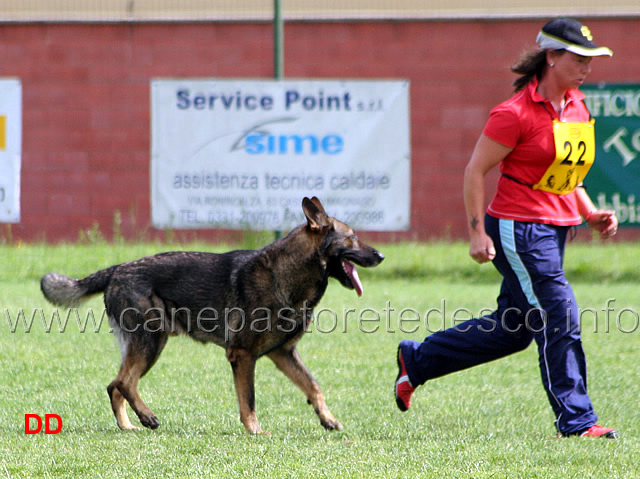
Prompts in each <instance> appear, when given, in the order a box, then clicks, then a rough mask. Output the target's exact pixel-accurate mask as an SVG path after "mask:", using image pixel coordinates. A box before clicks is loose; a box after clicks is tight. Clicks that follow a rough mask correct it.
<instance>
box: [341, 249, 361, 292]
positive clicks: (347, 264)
mask: <svg viewBox="0 0 640 479" xmlns="http://www.w3.org/2000/svg"><path fill="white" fill-rule="evenodd" d="M342 269H344V272H345V273H346V274H347V276H348V277H349V280H350V281H351V284H352V285H353V288H354V289H355V290H356V293H358V296H362V292H363V291H364V289H363V288H362V281H360V277H359V276H358V270H357V269H356V267H355V265H354V264H353V263H352V262H351V261H349V260H347V259H344V258H343V259H342Z"/></svg>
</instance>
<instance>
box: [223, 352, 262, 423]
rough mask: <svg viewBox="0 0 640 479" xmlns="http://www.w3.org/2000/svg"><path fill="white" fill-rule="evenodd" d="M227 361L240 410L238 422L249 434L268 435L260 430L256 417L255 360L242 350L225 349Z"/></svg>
mask: <svg viewBox="0 0 640 479" xmlns="http://www.w3.org/2000/svg"><path fill="white" fill-rule="evenodd" d="M227 359H228V360H229V363H231V369H232V371H233V382H234V384H235V387H236V394H237V395H238V406H239V408H240V421H242V424H243V425H244V427H245V429H246V430H247V432H248V433H249V434H268V433H267V432H264V431H263V430H262V428H261V427H260V424H259V423H258V417H257V416H256V399H255V389H254V380H255V368H256V358H255V357H254V356H253V355H252V354H251V353H250V352H249V351H246V350H244V349H240V348H229V349H227Z"/></svg>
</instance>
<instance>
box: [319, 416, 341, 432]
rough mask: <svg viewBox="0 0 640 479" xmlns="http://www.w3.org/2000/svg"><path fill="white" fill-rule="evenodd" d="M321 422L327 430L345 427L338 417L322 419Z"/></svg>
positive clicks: (339, 429)
mask: <svg viewBox="0 0 640 479" xmlns="http://www.w3.org/2000/svg"><path fill="white" fill-rule="evenodd" d="M320 424H322V427H324V428H325V429H326V430H327V431H342V429H344V428H343V427H342V424H340V421H338V420H337V419H336V418H331V419H320Z"/></svg>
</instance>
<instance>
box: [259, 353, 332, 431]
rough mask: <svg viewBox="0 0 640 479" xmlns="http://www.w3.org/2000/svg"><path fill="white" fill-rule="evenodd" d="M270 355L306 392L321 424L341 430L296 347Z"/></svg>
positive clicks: (279, 367) (327, 427)
mask: <svg viewBox="0 0 640 479" xmlns="http://www.w3.org/2000/svg"><path fill="white" fill-rule="evenodd" d="M268 356H269V358H270V359H271V360H272V361H273V362H274V363H275V365H276V366H277V367H278V369H280V371H282V372H283V373H284V374H285V375H286V376H287V377H288V378H289V379H291V381H293V383H294V384H295V385H296V386H298V387H299V388H300V389H302V391H303V392H304V393H305V394H306V396H307V400H308V402H309V404H311V405H312V406H313V409H314V410H315V412H316V414H317V415H318V418H319V419H320V424H322V426H323V427H324V428H325V429H329V430H333V429H335V430H338V431H341V430H342V424H340V422H339V421H338V420H337V419H336V418H335V417H333V414H331V411H329V408H328V407H327V404H326V403H325V401H324V395H323V394H322V390H321V389H320V386H319V385H318V383H317V382H316V380H315V379H314V378H313V376H312V375H311V373H310V372H309V370H308V369H307V367H306V366H305V365H304V363H303V362H302V359H301V358H300V355H299V354H298V350H297V349H296V348H295V347H293V348H291V349H283V348H281V349H276V350H275V351H272V352H271V353H269V355H268Z"/></svg>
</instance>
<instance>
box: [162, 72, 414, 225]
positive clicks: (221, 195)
mask: <svg viewBox="0 0 640 479" xmlns="http://www.w3.org/2000/svg"><path fill="white" fill-rule="evenodd" d="M151 127H152V132H151V144H152V145H151V214H152V221H153V224H154V226H156V227H159V228H230V229H253V230H288V229H291V228H292V227H294V226H296V225H298V224H300V223H302V222H304V221H305V220H304V216H303V213H302V208H301V203H302V198H304V197H305V196H308V197H312V196H317V197H318V198H319V199H320V200H321V201H322V203H323V204H324V207H325V209H326V210H327V213H328V214H329V215H331V216H334V217H336V218H338V219H340V220H341V221H344V222H346V223H348V224H349V225H350V226H352V227H353V228H354V229H360V230H373V231H401V230H407V229H409V218H410V195H411V181H410V173H411V152H410V129H409V82H408V81H359V80H353V81H352V80H348V81H341V80H286V81H276V80H228V79H225V80H204V79H203V80H200V79H156V80H153V81H152V84H151Z"/></svg>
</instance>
